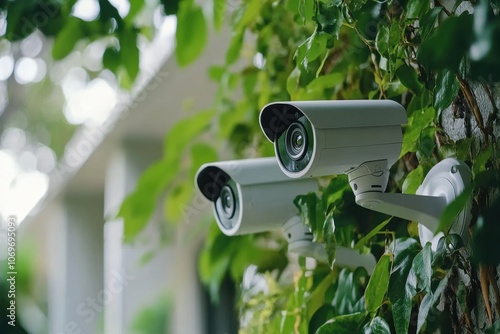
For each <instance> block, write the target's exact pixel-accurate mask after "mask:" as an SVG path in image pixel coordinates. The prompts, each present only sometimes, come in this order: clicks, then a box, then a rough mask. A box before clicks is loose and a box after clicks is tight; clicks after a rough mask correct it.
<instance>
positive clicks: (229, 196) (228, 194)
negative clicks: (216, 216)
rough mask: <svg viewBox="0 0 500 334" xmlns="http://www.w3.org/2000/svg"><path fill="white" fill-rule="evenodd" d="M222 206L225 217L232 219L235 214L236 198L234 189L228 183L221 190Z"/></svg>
mask: <svg viewBox="0 0 500 334" xmlns="http://www.w3.org/2000/svg"><path fill="white" fill-rule="evenodd" d="M219 196H220V199H221V207H222V213H223V215H224V217H226V218H227V219H231V218H233V216H234V210H235V208H236V203H235V201H234V200H235V198H234V194H233V191H232V190H231V188H230V187H229V186H227V185H225V186H224V188H222V190H221V192H220V195H219Z"/></svg>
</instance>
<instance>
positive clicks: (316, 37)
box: [295, 31, 332, 71]
mask: <svg viewBox="0 0 500 334" xmlns="http://www.w3.org/2000/svg"><path fill="white" fill-rule="evenodd" d="M331 40H332V35H330V34H328V33H326V32H321V31H320V32H318V31H315V32H314V33H313V34H312V35H311V36H310V37H309V38H308V39H306V40H305V41H304V42H303V43H302V44H301V45H299V47H298V49H297V53H296V55H295V57H296V59H297V63H300V64H301V65H302V66H303V67H304V69H305V70H307V71H310V70H311V67H310V66H309V64H310V63H312V62H313V61H315V60H317V59H318V58H320V57H322V56H323V55H324V54H325V53H326V52H327V51H328V49H327V44H328V43H329V42H330V41H331Z"/></svg>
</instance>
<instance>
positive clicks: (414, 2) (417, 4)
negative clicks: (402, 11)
mask: <svg viewBox="0 0 500 334" xmlns="http://www.w3.org/2000/svg"><path fill="white" fill-rule="evenodd" d="M429 6H430V0H423V1H422V0H409V1H408V3H407V4H406V17H407V18H409V19H417V18H421V17H422V16H423V15H424V14H425V13H427V11H428V10H429Z"/></svg>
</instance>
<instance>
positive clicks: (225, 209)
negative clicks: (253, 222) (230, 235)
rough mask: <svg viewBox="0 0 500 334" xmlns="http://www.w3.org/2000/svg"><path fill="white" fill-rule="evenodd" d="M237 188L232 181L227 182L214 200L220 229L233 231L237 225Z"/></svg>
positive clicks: (238, 210)
mask: <svg viewBox="0 0 500 334" xmlns="http://www.w3.org/2000/svg"><path fill="white" fill-rule="evenodd" d="M237 189H238V187H237V185H236V183H235V182H234V181H233V180H229V181H228V182H227V183H226V184H224V185H223V186H222V188H221V190H220V193H219V196H218V197H217V199H216V200H215V212H216V214H217V220H218V221H219V223H220V226H221V228H223V229H225V230H231V229H233V228H234V227H235V226H236V224H237V223H238V219H240V217H239V212H240V209H239V197H238V190H237Z"/></svg>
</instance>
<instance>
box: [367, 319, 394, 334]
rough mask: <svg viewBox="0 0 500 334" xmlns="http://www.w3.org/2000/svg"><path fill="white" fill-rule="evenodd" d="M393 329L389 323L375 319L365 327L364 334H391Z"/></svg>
mask: <svg viewBox="0 0 500 334" xmlns="http://www.w3.org/2000/svg"><path fill="white" fill-rule="evenodd" d="M390 333H391V328H390V327H389V324H388V323H387V321H385V319H384V318H381V317H375V318H373V320H372V321H371V322H370V323H369V324H367V325H366V326H365V331H364V334H390Z"/></svg>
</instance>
